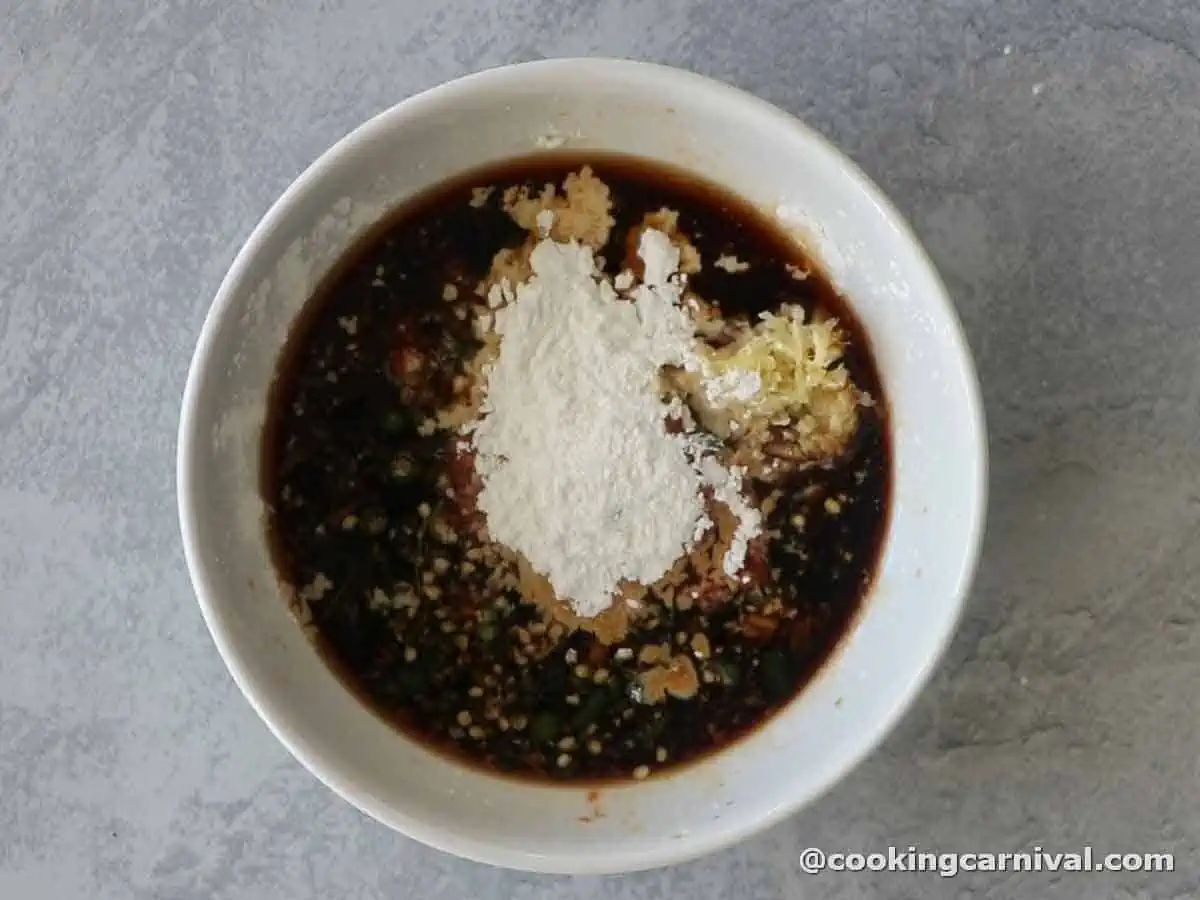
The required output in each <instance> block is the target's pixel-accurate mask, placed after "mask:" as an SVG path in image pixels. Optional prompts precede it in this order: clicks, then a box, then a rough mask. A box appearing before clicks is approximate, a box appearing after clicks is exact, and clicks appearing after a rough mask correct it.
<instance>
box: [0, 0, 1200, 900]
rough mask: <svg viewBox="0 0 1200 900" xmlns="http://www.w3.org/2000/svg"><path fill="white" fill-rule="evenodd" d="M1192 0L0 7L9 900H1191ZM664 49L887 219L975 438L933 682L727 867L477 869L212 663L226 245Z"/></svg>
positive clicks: (3, 749) (2, 627) (1195, 411)
mask: <svg viewBox="0 0 1200 900" xmlns="http://www.w3.org/2000/svg"><path fill="white" fill-rule="evenodd" d="M1198 52H1200V12H1198V11H1197V8H1196V7H1195V5H1194V4H1192V3H1190V2H1187V0H1161V2H1149V0H1144V2H1132V3H1131V2H1127V0H1060V2H1047V0H1015V2H1003V3H1000V2H995V0H943V2H937V3H934V2H918V0H837V2H828V0H819V2H810V0H802V2H798V0H751V2H742V3H738V4H735V3H726V2H721V0H597V2H589V0H559V2H554V3H551V2H549V0H547V2H542V3H539V2H537V0H508V2H503V3H501V2H496V0H486V2H470V0H396V2H393V0H325V2H317V0H311V2H300V0H252V2H251V0H247V2H237V0H228V2H220V0H164V2H127V0H114V2H99V0H94V2H86V0H77V2H74V3H72V2H70V0H41V2H24V3H18V2H17V0H10V2H8V3H6V4H4V8H3V10H2V11H0V613H2V618H0V898H3V900H27V898H28V900H42V898H48V900H58V898H64V900H75V898H79V900H83V898H88V900H125V898H137V900H145V898H170V900H175V898H178V900H192V898H195V900H241V898H246V900H273V898H289V900H293V898H296V900H302V898H322V900H327V898H328V900H331V898H391V897H406V896H413V897H421V898H425V900H442V898H447V900H449V898H471V900H476V898H479V900H501V898H504V900H508V898H521V900H543V898H545V900H549V898H554V900H558V898H561V897H579V898H585V900H619V898H630V900H634V898H636V900H660V898H667V897H695V898H710V897H711V898H725V897H733V896H735V895H736V896H738V897H744V898H747V900H767V898H789V900H791V898H801V900H806V898H819V900H833V898H854V900H893V898H901V900H902V898H922V900H925V898H928V900H941V898H956V900H958V898H963V900H965V898H988V900H993V898H995V900H1000V898H1022V900H1023V898H1031V900H1041V898H1046V900H1057V898H1081V900H1083V898H1087V900H1090V898H1100V897H1108V898H1118V900H1129V898H1153V900H1184V898H1194V897H1196V896H1197V893H1198V891H1200V885H1198V882H1200V802H1198V801H1200V789H1198V783H1200V689H1198V685H1200V637H1198V635H1200V632H1198V631H1197V615H1198V609H1200V606H1198V601H1197V590H1198V588H1200V547H1198V540H1197V538H1198V536H1200V442H1198V440H1197V435H1198V434H1200V354H1197V346H1198V342H1200V302H1198V299H1197V296H1196V291H1197V284H1198V283H1200V250H1198V249H1197V247H1198V243H1200V242H1198V240H1197V237H1198V233H1200V91H1198V90H1197V89H1196V84H1197V79H1198V78H1200V57H1198V55H1197V54H1198ZM568 54H608V55H624V56H635V57H641V58H649V59H654V60H659V61H664V62H668V63H674V64H679V65H683V66H687V67H690V68H694V69H697V70H699V71H701V72H704V73H707V74H710V75H714V76H717V77H719V78H723V79H726V80H729V81H732V82H733V83H735V84H738V85H741V86H743V87H746V88H749V89H750V90H753V91H755V92H757V93H758V94H760V95H762V96H763V97H766V98H767V99H769V100H772V101H774V102H776V103H779V104H781V105H782V106H784V107H786V108H788V109H790V110H793V111H795V112H797V113H799V114H801V115H802V116H804V117H805V118H806V119H808V120H809V121H810V122H811V123H812V124H814V125H815V126H817V127H818V128H820V129H821V130H823V131H824V132H826V133H827V134H828V135H829V136H830V137H831V138H833V139H834V140H835V141H836V142H838V143H839V144H840V145H841V146H842V147H844V148H845V149H846V150H847V151H848V152H849V153H850V154H851V155H852V156H853V157H854V158H855V159H856V160H858V161H859V162H860V163H861V164H862V165H863V166H864V167H865V168H866V170H867V171H868V172H870V173H871V174H872V175H873V176H874V177H875V178H876V179H877V180H878V181H879V183H880V184H881V185H882V186H883V187H884V188H885V190H887V191H888V192H890V193H891V195H892V196H893V197H894V198H895V200H896V201H897V203H898V204H899V206H900V207H901V208H902V209H903V210H904V211H905V213H906V214H908V215H909V216H910V218H911V220H912V222H913V223H914V225H915V227H916V228H917V230H918V231H919V233H920V234H921V236H922V238H923V239H924V240H925V241H926V243H927V245H928V247H929V249H930V251H931V252H932V254H933V255H934V257H935V258H936V260H937V262H938V263H939V265H940V266H941V267H942V270H943V272H944V274H945V276H946V278H947V280H948V282H949V284H950V286H951V288H952V289H953V292H954V294H955V296H956V297H957V300H958V302H959V305H960V309H961V311H962V315H963V317H964V320H965V323H966V326H967V328H968V331H969V334H970V338H971V342H972V344H973V346H974V349H975V351H976V353H977V355H978V360H979V365H980V370H981V375H982V379H983V384H984V393H985V396H986V401H987V407H988V413H989V418H990V426H991V449H992V454H993V477H992V499H993V506H992V514H991V517H990V534H989V538H988V541H987V546H986V551H985V561H984V564H983V567H982V571H981V573H980V577H979V581H978V585H977V589H976V590H975V592H974V596H973V598H972V600H971V604H970V607H969V611H968V615H967V617H966V620H965V622H964V624H963V627H962V629H961V632H960V634H959V635H958V638H957V640H956V642H955V643H954V645H953V648H952V650H951V652H950V654H949V657H948V659H947V660H946V662H945V664H944V665H943V667H942V668H941V669H940V671H939V674H938V675H937V677H936V679H935V681H934V683H933V685H932V687H931V688H930V689H929V690H928V691H927V692H926V693H925V694H924V695H923V697H922V699H921V700H920V702H919V703H918V704H917V706H916V707H915V709H914V710H913V711H912V713H911V714H910V715H909V716H908V717H907V718H906V719H905V721H904V722H903V724H902V726H901V727H900V728H899V730H898V731H897V732H896V733H895V734H894V735H893V736H892V737H891V739H889V740H888V741H887V743H886V744H885V745H884V747H883V748H882V749H881V750H880V751H879V752H878V753H876V754H875V755H874V756H873V757H872V758H871V759H870V760H869V761H868V762H867V763H865V764H864V765H863V766H862V767H861V768H860V769H859V770H858V771H856V772H855V773H854V774H853V775H852V776H851V777H850V778H849V779H848V780H847V781H845V782H844V783H843V784H841V785H840V786H839V787H837V788H836V789H835V790H834V791H833V792H832V793H830V794H829V795H828V796H826V797H825V798H824V799H823V800H821V801H820V802H819V803H817V804H816V806H815V807H813V808H811V809H810V810H808V811H806V812H805V813H803V814H802V815H800V816H798V817H796V818H795V819H793V820H792V821H789V822H788V823H786V824H785V825H782V826H780V827H778V828H776V829H774V830H773V831H771V832H769V833H768V834H766V835H764V836H761V837H759V838H757V839H754V840H752V841H750V842H748V843H746V844H744V845H742V846H739V847H737V848H735V849H732V850H729V851H727V852H724V853H721V854H719V855H716V856H714V857H711V858H708V859H706V860H703V861H700V862H697V863H694V864H690V865H685V866H681V867H677V868H674V869H670V870H665V871H660V872H654V873H648V874H642V875H635V876H631V877H623V878H610V879H599V878H589V879H565V878H539V877H533V876H522V875H517V874H508V873H500V872H497V871H494V870H489V869H485V868H483V867H479V866H475V865H472V864H468V863H465V862H461V861H458V860H455V859H452V858H449V857H446V856H442V855H440V854H438V853H435V852H432V851H429V850H426V849H424V848H422V847H420V846H418V845H416V844H414V843H411V842H409V841H407V840H405V839H404V838H401V837H399V836H397V835H394V834H392V833H390V832H388V831H387V830H385V829H384V828H382V827H381V826H378V825H375V824H373V823H372V822H369V821H367V820H366V819H364V818H363V817H362V816H360V815H359V814H358V813H357V812H355V811H354V810H353V809H351V808H350V807H349V806H347V805H346V804H345V803H343V802H342V801H340V800H338V799H337V798H336V797H334V796H333V795H332V794H331V793H329V792H328V791H327V790H326V789H325V788H323V787H322V786H320V785H319V784H318V783H317V782H316V781H315V780H314V779H313V778H311V777H310V776H309V775H308V774H306V773H305V772H304V771H303V770H301V768H300V767H299V766H298V765H297V764H296V763H294V762H293V761H292V760H291V759H290V758H289V757H288V756H287V754H286V753H285V752H284V751H283V749H282V748H281V747H280V746H279V745H277V744H276V742H275V741H274V739H273V738H272V737H271V736H270V735H269V734H268V733H267V731H266V729H265V728H264V727H263V726H262V725H261V724H260V723H259V721H258V720H257V718H256V717H255V715H254V714H253V712H252V711H251V710H250V708H249V707H248V705H247V704H246V703H245V702H244V701H243V700H242V698H241V696H240V695H239V694H238V692H237V690H236V688H235V687H234V685H233V683H232V682H231V681H230V679H229V677H228V676H227V674H226V672H225V670H224V668H223V666H222V664H221V661H220V659H219V658H218V656H217V653H216V650H215V649H214V647H213V645H212V643H211V641H210V640H209V637H208V635H207V633H206V632H205V630H204V626H203V624H202V622H201V619H200V615H199V613H198V611H197V608H196V605H195V602H194V600H193V597H192V593H191V590H190V587H189V584H188V579H187V574H186V571H185V568H184V563H183V558H182V555H181V552H180V548H179V539H178V534H177V527H176V518H175V498H174V489H173V463H174V457H173V444H174V435H175V426H176V416H177V409H178V400H179V395H180V391H181V389H182V386H183V380H184V374H185V370H186V366H187V362H188V358H189V355H190V353H191V349H192V344H193V342H194V340H195V337H196V335H197V332H198V329H199V326H200V322H201V319H202V317H203V315H204V311H205V309H206V307H207V305H208V302H209V299H210V297H211V296H212V294H213V292H214V290H215V288H216V286H217V284H218V281H219V279H220V277H221V275H222V274H223V271H224V269H225V268H226V266H227V265H228V263H229V261H230V259H231V257H232V255H233V253H234V252H235V250H236V248H237V246H238V245H239V243H240V242H241V241H242V239H243V238H244V237H245V236H246V234H247V233H248V231H249V230H250V228H251V227H252V226H253V224H254V223H255V221H256V220H257V218H258V217H259V215H260V214H261V213H262V212H263V211H265V209H266V208H267V206H268V205H269V203H270V202H271V201H272V200H273V199H274V198H275V197H276V196H277V195H278V194H279V193H280V192H281V191H282V189H283V188H284V187H285V186H286V185H287V184H288V182H289V181H290V180H291V179H292V178H293V177H294V176H295V175H296V174H297V173H298V172H299V171H300V170H301V169H302V168H303V167H304V166H305V165H306V164H308V163H309V162H310V161H311V160H312V159H313V158H314V157H316V156H317V155H318V154H319V153H320V152H321V151H322V150H323V149H324V148H325V147H327V146H328V145H329V144H330V143H332V142H333V141H334V140H335V139H336V138H337V137H339V136H340V135H342V134H343V133H344V132H346V131H347V130H349V129H350V128H351V127H353V126H354V125H355V124H357V123H358V122H359V121H361V120H362V119H364V118H365V117H367V116H369V115H371V114H372V113H375V112H377V111H378V110H380V109H382V108H384V107H386V106H389V105H391V104H392V103H393V102H395V101H396V100H398V99H400V98H402V97H403V96H405V95H407V94H409V93H411V92H413V91H415V90H417V89H420V88H424V87H427V86H430V85H432V84H434V83H436V82H438V81H441V80H443V79H446V78H449V77H451V76H455V75H458V74H461V73H463V72H466V71H468V70H472V69H476V68H480V67H484V66H489V65H493V64H497V63H501V62H506V61H514V60H520V59H528V58H533V57H539V56H550V55H568ZM889 844H893V845H900V846H905V847H906V846H907V845H909V844H916V845H920V846H921V847H922V848H925V849H934V850H939V851H947V852H948V851H1011V850H1019V849H1027V848H1029V847H1031V846H1033V845H1035V844H1041V845H1043V846H1045V847H1047V848H1048V849H1054V850H1060V851H1070V850H1076V849H1078V848H1079V847H1081V846H1082V845H1084V844H1092V845H1094V846H1095V847H1096V848H1097V849H1098V850H1102V851H1104V852H1108V851H1112V850H1116V851H1139V852H1140V851H1170V852H1174V853H1175V854H1176V871H1175V872H1174V873H1172V874H1150V875H1147V874H1138V875H1133V874H1127V875H1120V876H1112V875H1057V876H1054V875H1048V874H1044V873H1043V874H1036V873H1034V874H1019V875H1012V874H1008V875H999V874H996V875H993V874H978V875H971V876H960V877H958V878H954V879H942V878H939V877H937V876H936V875H928V874H924V875H917V874H909V875H904V874H886V873H881V874H870V873H865V874H843V875H834V874H826V875H822V876H817V877H809V876H806V875H804V874H803V873H802V872H801V870H800V867H799V864H798V856H799V852H800V850H801V849H803V848H804V847H807V846H810V845H816V846H820V847H824V848H825V849H827V850H831V851H832V850H837V849H851V850H879V849H886V847H887V845H889Z"/></svg>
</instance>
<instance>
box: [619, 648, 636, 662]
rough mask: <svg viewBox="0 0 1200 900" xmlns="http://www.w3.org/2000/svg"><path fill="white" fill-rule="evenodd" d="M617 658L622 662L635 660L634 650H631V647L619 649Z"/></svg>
mask: <svg viewBox="0 0 1200 900" xmlns="http://www.w3.org/2000/svg"><path fill="white" fill-rule="evenodd" d="M615 656H616V658H617V659H619V660H622V661H624V660H627V659H633V650H631V649H630V648H629V647H618V648H617V652H616V654H615Z"/></svg>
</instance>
